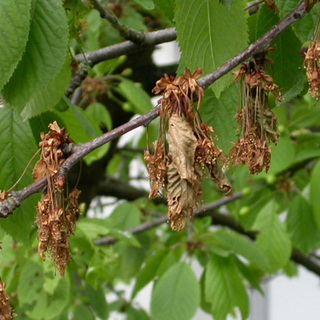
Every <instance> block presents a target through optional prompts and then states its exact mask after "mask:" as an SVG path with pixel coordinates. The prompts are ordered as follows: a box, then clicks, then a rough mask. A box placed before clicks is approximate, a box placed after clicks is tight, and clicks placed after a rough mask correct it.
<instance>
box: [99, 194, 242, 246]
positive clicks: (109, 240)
mask: <svg viewBox="0 0 320 320" xmlns="http://www.w3.org/2000/svg"><path fill="white" fill-rule="evenodd" d="M241 197H242V194H241V193H235V194H234V195H233V196H232V197H229V198H222V199H220V200H218V201H216V202H213V203H211V204H207V205H204V206H202V207H201V208H200V209H199V210H197V211H196V212H195V213H194V215H193V216H194V218H196V217H199V216H202V217H203V216H205V215H212V214H213V212H214V211H215V210H216V209H218V208H220V207H221V206H224V205H226V204H228V203H231V202H233V201H236V200H238V199H240V198H241ZM215 215H217V216H216V218H217V219H218V220H221V221H224V220H225V219H227V220H229V217H227V216H224V215H222V214H220V213H215ZM222 216H223V217H222ZM167 221H168V217H167V216H166V215H163V216H162V217H160V218H158V219H155V220H152V221H149V222H146V223H143V224H141V225H140V226H137V227H134V228H131V229H129V230H127V231H126V232H128V233H131V234H139V233H142V232H145V231H148V230H150V229H153V228H155V227H157V226H159V225H161V224H163V223H165V222H167ZM230 224H231V223H230ZM236 225H237V223H236V222H235V221H234V224H233V226H234V228H235V229H237V228H238V227H236ZM239 227H240V225H239ZM117 241H118V239H117V238H114V237H105V238H101V239H99V240H97V241H96V242H95V243H96V244H98V245H111V244H114V243H115V242H117Z"/></svg>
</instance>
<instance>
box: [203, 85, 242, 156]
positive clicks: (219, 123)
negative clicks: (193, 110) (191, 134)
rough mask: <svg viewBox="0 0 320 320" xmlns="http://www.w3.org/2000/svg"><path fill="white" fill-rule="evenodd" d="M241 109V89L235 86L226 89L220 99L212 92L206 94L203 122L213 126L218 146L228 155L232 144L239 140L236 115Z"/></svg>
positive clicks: (208, 91)
mask: <svg viewBox="0 0 320 320" xmlns="http://www.w3.org/2000/svg"><path fill="white" fill-rule="evenodd" d="M238 108H239V87H238V85H233V86H230V87H228V88H226V89H225V90H224V91H223V92H222V94H221V96H220V98H219V99H217V98H216V97H215V95H214V93H213V91H212V90H207V91H206V92H205V97H204V101H203V105H202V107H201V108H200V114H201V117H202V119H203V121H205V122H207V124H208V125H210V126H212V127H213V129H214V131H215V133H216V135H217V137H218V139H217V142H216V143H217V145H218V146H219V147H220V148H221V149H222V150H223V151H224V152H225V153H228V152H229V151H230V149H231V148H232V142H235V141H236V140H237V127H238V125H237V120H236V118H235V115H236V113H237V110H238Z"/></svg>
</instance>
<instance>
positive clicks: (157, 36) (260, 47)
mask: <svg viewBox="0 0 320 320" xmlns="http://www.w3.org/2000/svg"><path fill="white" fill-rule="evenodd" d="M305 13H306V11H305V8H304V2H303V1H302V2H300V3H299V4H298V6H297V7H296V8H295V9H293V10H292V11H291V13H290V14H289V15H288V16H287V17H285V18H284V19H283V20H282V21H281V22H279V23H278V24H277V25H276V26H275V27H273V28H272V29H271V30H270V31H269V32H267V33H266V34H265V35H264V36H262V37H261V38H260V39H258V40H257V41H256V42H255V43H253V44H251V45H250V46H249V47H248V48H247V49H245V50H244V51H242V52H241V53H240V54H238V55H237V56H235V57H234V58H232V59H231V60H229V61H228V62H226V63H225V64H224V65H222V66H221V67H219V68H218V69H217V70H215V71H214V72H212V73H211V74H209V75H207V76H205V77H203V78H201V79H199V80H198V83H199V85H200V86H201V87H203V88H204V89H205V88H208V87H209V86H210V85H211V84H213V83H214V82H215V81H217V80H218V79H219V78H221V77H222V76H223V75H225V74H226V73H228V72H230V71H231V70H232V69H233V68H234V67H236V66H237V65H239V64H241V63H242V62H244V61H245V60H246V59H248V58H249V57H251V56H252V55H254V54H256V53H259V52H263V51H265V50H266V49H267V48H268V47H269V46H270V44H271V42H272V41H273V40H274V39H275V38H276V37H277V36H279V35H280V34H281V33H282V32H283V31H284V30H285V29H286V28H288V27H289V26H290V25H291V24H293V23H294V22H296V21H298V20H300V19H301V18H302V17H303V16H304V15H305ZM175 38H176V31H175V29H174V28H171V29H165V30H161V31H156V32H150V33H148V34H146V39H145V41H144V43H143V44H144V45H155V44H158V43H163V42H167V41H172V40H174V39H175ZM139 47H141V46H139V45H137V44H135V43H133V42H131V41H126V42H123V43H120V44H117V45H113V46H110V47H106V48H103V49H100V50H97V51H94V52H91V53H87V54H86V55H82V54H80V55H77V56H76V59H77V61H78V62H84V61H86V59H87V60H88V61H89V62H90V64H92V65H95V64H97V63H99V62H102V61H105V60H108V59H112V58H115V57H118V56H120V55H122V54H125V53H128V52H131V51H133V50H135V49H137V48H139ZM159 110H160V107H159V106H157V107H155V108H154V109H153V110H152V111H150V112H149V113H147V114H145V115H143V116H140V117H138V118H136V119H135V120H132V121H130V122H128V123H126V124H124V125H122V126H120V127H118V128H115V129H113V130H112V131H110V132H108V133H106V134H104V135H102V136H101V137H99V138H96V139H94V140H92V141H90V142H87V143H85V144H83V145H80V146H78V147H77V148H76V151H75V152H74V153H73V154H72V155H71V156H70V157H69V158H68V159H67V160H66V161H65V163H64V164H63V166H62V167H61V170H60V174H62V175H64V174H66V173H67V172H68V171H69V170H70V168H71V167H72V166H73V165H74V164H76V163H77V162H78V161H80V160H81V159H82V158H83V157H84V156H86V155H87V154H89V153H90V152H92V151H93V150H95V149H97V148H98V147H100V146H102V145H104V144H106V143H108V142H110V141H112V140H113V139H115V138H117V137H120V136H122V135H123V134H125V133H127V132H129V131H131V130H133V129H135V128H137V127H139V126H147V125H148V124H149V123H150V122H151V121H152V120H153V119H155V118H157V117H158V116H159ZM45 185H46V181H45V180H43V179H42V180H39V181H37V182H36V183H33V184H32V185H30V186H29V187H26V188H25V189H23V190H21V191H18V192H12V193H11V194H10V197H9V198H8V199H6V200H4V201H2V202H1V203H0V218H1V217H2V218H6V217H7V216H8V215H9V214H10V213H12V211H13V210H14V209H15V208H17V207H18V206H19V204H20V203H21V202H22V201H23V200H24V199H26V198H27V197H29V196H30V195H32V194H34V193H36V192H39V191H40V190H42V188H43V187H44V186H45Z"/></svg>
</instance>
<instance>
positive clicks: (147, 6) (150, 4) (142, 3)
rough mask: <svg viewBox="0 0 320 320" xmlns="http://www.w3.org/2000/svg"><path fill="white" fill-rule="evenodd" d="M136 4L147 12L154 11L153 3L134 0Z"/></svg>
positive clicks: (147, 0)
mask: <svg viewBox="0 0 320 320" xmlns="http://www.w3.org/2000/svg"><path fill="white" fill-rule="evenodd" d="M134 1H135V2H136V3H139V4H140V5H141V6H143V7H144V8H145V9H147V10H153V9H154V3H153V1H152V0H134Z"/></svg>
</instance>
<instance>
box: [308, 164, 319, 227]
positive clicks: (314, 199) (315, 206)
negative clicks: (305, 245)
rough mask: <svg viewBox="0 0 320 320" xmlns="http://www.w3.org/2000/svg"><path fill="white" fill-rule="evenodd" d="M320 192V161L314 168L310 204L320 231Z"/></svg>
mask: <svg viewBox="0 0 320 320" xmlns="http://www.w3.org/2000/svg"><path fill="white" fill-rule="evenodd" d="M319 190H320V161H318V162H317V164H316V165H315V167H314V168H313V171H312V174H311V180H310V204H311V207H312V211H313V215H314V220H315V222H316V225H317V227H318V230H319V229H320V201H319Z"/></svg>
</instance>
